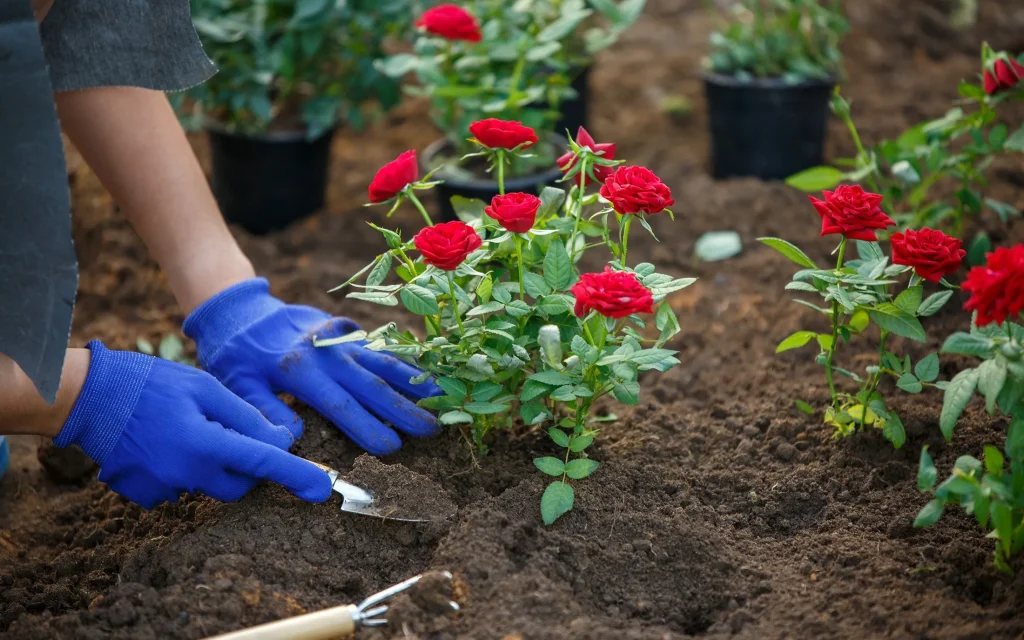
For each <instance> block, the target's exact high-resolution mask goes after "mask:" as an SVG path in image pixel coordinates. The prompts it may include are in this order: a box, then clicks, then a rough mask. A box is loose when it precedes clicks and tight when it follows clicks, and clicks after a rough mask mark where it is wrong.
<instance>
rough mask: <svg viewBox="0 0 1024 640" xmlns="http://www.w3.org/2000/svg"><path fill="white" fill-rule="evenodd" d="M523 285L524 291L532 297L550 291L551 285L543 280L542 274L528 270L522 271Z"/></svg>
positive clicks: (543, 294)
mask: <svg viewBox="0 0 1024 640" xmlns="http://www.w3.org/2000/svg"><path fill="white" fill-rule="evenodd" d="M523 286H524V287H525V288H526V293H527V294H528V295H529V296H530V297H531V298H534V299H536V298H540V297H541V296H546V295H548V294H549V293H551V287H549V286H548V284H547V283H546V282H544V278H543V276H541V275H540V274H538V273H532V272H529V271H527V272H526V273H524V274H523Z"/></svg>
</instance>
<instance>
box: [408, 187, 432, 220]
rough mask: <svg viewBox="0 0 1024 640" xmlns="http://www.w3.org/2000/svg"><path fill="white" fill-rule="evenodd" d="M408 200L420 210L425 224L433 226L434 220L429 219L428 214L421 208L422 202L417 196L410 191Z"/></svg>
mask: <svg viewBox="0 0 1024 640" xmlns="http://www.w3.org/2000/svg"><path fill="white" fill-rule="evenodd" d="M409 201H410V202H412V203H413V205H414V206H415V207H416V209H417V210H418V211H419V212H420V215H421V216H423V220H424V221H425V222H426V223H427V226H428V227H432V226H434V221H433V220H431V219H430V214H429V213H427V210H426V209H424V208H423V203H422V202H420V199H419V198H417V197H416V195H415V194H414V193H413V192H412V191H410V192H409Z"/></svg>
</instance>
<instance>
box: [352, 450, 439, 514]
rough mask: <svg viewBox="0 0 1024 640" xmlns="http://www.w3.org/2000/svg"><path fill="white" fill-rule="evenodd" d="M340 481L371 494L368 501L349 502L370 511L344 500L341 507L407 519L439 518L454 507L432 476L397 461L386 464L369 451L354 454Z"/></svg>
mask: <svg viewBox="0 0 1024 640" xmlns="http://www.w3.org/2000/svg"><path fill="white" fill-rule="evenodd" d="M344 481H345V482H351V483H352V484H354V485H357V486H359V487H362V488H364V489H366V490H367V491H368V492H369V493H370V494H372V496H373V501H372V503H370V504H369V505H366V504H364V505H362V506H360V505H359V504H358V503H356V502H353V503H352V505H351V506H352V507H355V508H356V509H361V508H368V509H370V510H371V511H372V513H368V512H365V511H361V510H358V511H354V510H353V509H352V508H349V505H348V503H347V502H346V505H345V506H343V507H342V509H343V510H345V511H354V512H357V513H360V512H361V513H366V514H367V515H376V516H379V517H383V518H386V519H391V520H404V521H411V522H443V521H445V520H448V519H449V518H451V517H452V516H454V515H455V514H456V512H457V511H458V507H457V506H456V504H455V503H454V502H453V501H452V499H451V497H450V496H449V495H448V492H447V491H445V490H444V488H443V487H441V485H439V484H438V483H437V482H435V481H434V480H432V479H430V478H428V477H427V476H424V475H422V474H419V473H416V472H415V471H413V470H411V469H409V468H407V467H405V466H403V465H401V464H393V465H386V464H384V463H382V462H381V461H380V460H378V459H377V458H374V457H373V456H371V455H369V454H363V455H361V456H359V457H358V458H356V460H355V462H354V464H353V465H352V470H351V471H350V472H349V473H347V474H346V475H345V476H344Z"/></svg>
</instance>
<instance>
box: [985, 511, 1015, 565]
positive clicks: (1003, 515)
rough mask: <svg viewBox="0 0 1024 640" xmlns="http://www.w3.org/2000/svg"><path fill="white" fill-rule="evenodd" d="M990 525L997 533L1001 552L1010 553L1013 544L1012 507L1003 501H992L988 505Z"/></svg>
mask: <svg viewBox="0 0 1024 640" xmlns="http://www.w3.org/2000/svg"><path fill="white" fill-rule="evenodd" d="M990 512H991V514H992V526H993V527H995V531H996V533H997V534H998V535H999V542H1000V544H1001V545H1002V547H1003V553H1005V554H1006V555H1007V556H1009V555H1010V549H1011V548H1012V546H1013V508H1012V507H1011V506H1010V505H1008V504H1006V503H1005V502H999V501H997V502H993V503H992V506H991V507H990Z"/></svg>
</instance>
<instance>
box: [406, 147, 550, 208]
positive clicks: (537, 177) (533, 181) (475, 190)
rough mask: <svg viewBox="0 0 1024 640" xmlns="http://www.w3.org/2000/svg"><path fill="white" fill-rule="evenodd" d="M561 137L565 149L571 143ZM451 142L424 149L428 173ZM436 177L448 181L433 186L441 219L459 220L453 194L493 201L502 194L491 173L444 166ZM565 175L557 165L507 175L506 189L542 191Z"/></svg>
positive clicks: (425, 168)
mask: <svg viewBox="0 0 1024 640" xmlns="http://www.w3.org/2000/svg"><path fill="white" fill-rule="evenodd" d="M557 140H558V142H557V147H556V148H557V149H558V150H561V149H563V147H565V146H566V145H567V142H566V140H565V138H564V137H562V136H557ZM447 146H448V141H447V140H445V139H443V138H442V139H441V140H437V141H435V142H433V143H432V144H430V145H428V146H427V148H426V149H424V150H423V156H422V161H423V165H424V173H426V172H427V171H429V170H430V167H433V166H436V165H435V158H437V156H438V155H439V154H441V153H443V152H444V151H445V149H446V148H447ZM433 177H434V178H436V179H438V180H443V181H444V182H442V183H441V184H439V185H437V186H436V187H434V189H433V191H434V194H435V195H436V197H437V207H438V208H437V211H438V213H439V214H440V221H441V222H451V221H452V220H458V216H456V215H455V209H454V208H453V207H452V203H451V198H452V196H462V197H463V198H475V199H477V200H483V201H484V202H486V203H490V201H491V199H492V198H493V197H494V196H496V195H498V181H497V180H495V179H492V178H491V177H489V176H488V177H487V178H480V177H470V176H463V175H445V172H444V170H443V169H442V170H441V171H438V172H437V173H435V174H434V176H433ZM561 177H562V170H561V169H559V168H558V167H557V166H553V167H551V168H550V169H547V170H544V171H539V172H537V173H534V174H531V175H528V176H520V177H512V176H505V193H512V192H514V191H522V192H525V193H540V191H541V190H543V189H544V187H546V186H560V185H558V184H556V183H557V181H558V180H559V179H560V178H561Z"/></svg>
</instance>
